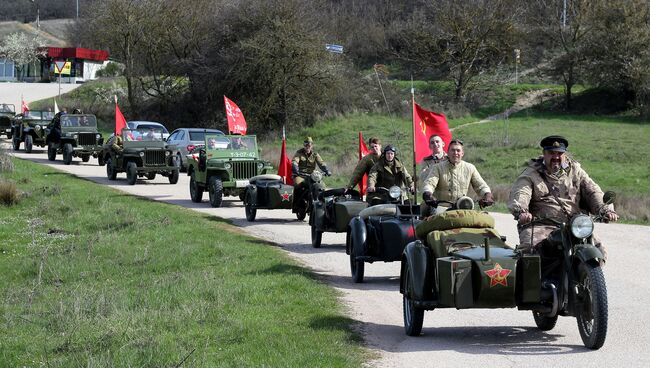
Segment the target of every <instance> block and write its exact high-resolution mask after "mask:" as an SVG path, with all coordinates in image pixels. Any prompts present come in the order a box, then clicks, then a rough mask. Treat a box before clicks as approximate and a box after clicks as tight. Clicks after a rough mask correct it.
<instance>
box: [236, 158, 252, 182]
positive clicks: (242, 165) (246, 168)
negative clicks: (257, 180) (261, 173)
mask: <svg viewBox="0 0 650 368" xmlns="http://www.w3.org/2000/svg"><path fill="white" fill-rule="evenodd" d="M255 175H257V163H256V162H255V161H248V162H233V163H232V176H233V179H249V178H252V177H253V176H255Z"/></svg>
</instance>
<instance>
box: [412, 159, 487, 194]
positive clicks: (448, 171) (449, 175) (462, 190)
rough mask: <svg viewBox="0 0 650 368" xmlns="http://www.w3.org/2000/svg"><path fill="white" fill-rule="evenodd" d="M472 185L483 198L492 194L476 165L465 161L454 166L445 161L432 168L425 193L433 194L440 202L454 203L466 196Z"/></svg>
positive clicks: (426, 182)
mask: <svg viewBox="0 0 650 368" xmlns="http://www.w3.org/2000/svg"><path fill="white" fill-rule="evenodd" d="M470 185H471V186H472V188H473V189H474V191H475V192H476V193H477V194H478V195H480V196H481V198H482V197H483V196H484V195H485V193H489V192H490V187H488V185H487V183H485V180H483V178H482V177H481V174H479V172H478V170H476V167H475V166H474V165H472V164H470V163H469V162H465V161H461V162H459V163H457V164H456V165H454V164H452V163H451V162H449V160H444V161H442V162H441V163H439V164H437V165H434V166H433V167H432V168H431V172H430V176H429V177H428V178H427V180H425V181H424V188H423V192H432V193H433V196H434V197H436V198H437V199H439V200H443V201H450V202H453V201H456V200H457V199H458V198H460V197H463V196H466V195H467V192H468V190H469V186H470Z"/></svg>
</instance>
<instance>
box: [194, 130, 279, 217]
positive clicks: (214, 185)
mask: <svg viewBox="0 0 650 368" xmlns="http://www.w3.org/2000/svg"><path fill="white" fill-rule="evenodd" d="M187 162H188V166H187V175H189V176H190V197H191V198H192V202H197V203H198V202H201V199H202V198H203V192H204V191H206V190H207V191H208V193H209V195H210V205H211V206H212V207H220V206H221V202H222V200H223V196H224V195H225V196H239V199H242V200H243V197H244V193H245V190H246V187H247V186H248V184H249V182H248V179H250V178H252V177H254V176H257V175H262V174H268V173H271V171H272V170H273V167H272V166H271V164H270V163H269V162H267V161H263V160H261V159H260V156H259V150H258V148H257V139H256V137H255V136H254V135H245V136H241V135H214V134H213V135H206V136H205V146H199V147H197V148H195V150H194V151H193V152H192V153H190V154H189V155H188V160H187Z"/></svg>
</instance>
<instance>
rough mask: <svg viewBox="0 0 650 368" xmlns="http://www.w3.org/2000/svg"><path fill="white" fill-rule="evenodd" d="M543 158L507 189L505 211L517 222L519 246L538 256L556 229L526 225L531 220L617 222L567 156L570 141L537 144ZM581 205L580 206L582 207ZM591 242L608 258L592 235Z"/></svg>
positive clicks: (534, 161)
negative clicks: (589, 217) (581, 216)
mask: <svg viewBox="0 0 650 368" xmlns="http://www.w3.org/2000/svg"><path fill="white" fill-rule="evenodd" d="M540 146H541V147H542V149H543V150H544V151H543V156H541V157H539V158H537V159H532V160H530V162H529V163H528V167H527V168H526V169H525V170H524V171H523V172H522V173H521V175H519V177H518V178H517V180H516V181H515V183H514V185H513V186H512V189H511V190H510V199H509V200H508V209H509V210H510V212H511V213H512V214H513V215H514V216H515V219H516V220H518V222H519V224H518V226H517V228H518V230H519V242H520V243H519V246H518V247H517V249H519V250H521V251H523V252H525V253H537V248H538V246H539V244H540V243H541V242H542V241H543V240H544V239H546V238H547V237H548V235H549V234H550V233H551V232H552V231H553V230H555V229H556V228H557V225H555V224H551V223H548V224H543V223H542V224H535V225H534V226H526V224H528V223H530V222H531V221H532V220H533V218H547V217H553V218H555V219H560V220H562V221H568V220H569V218H571V217H572V216H573V215H574V214H577V213H583V212H587V213H592V214H600V215H602V216H603V217H604V218H605V219H606V220H608V221H616V220H618V215H617V214H616V212H615V211H614V209H613V206H611V205H605V204H604V203H603V192H602V190H601V189H600V187H599V186H598V184H596V183H595V182H594V181H593V180H592V179H591V178H590V177H589V175H587V173H586V172H585V171H584V170H583V169H582V168H581V167H580V164H579V163H578V162H577V161H575V160H572V159H570V158H569V157H567V155H566V151H567V148H568V147H569V142H568V141H567V140H566V138H564V137H562V136H558V135H552V136H549V137H546V138H544V139H542V141H541V142H540ZM581 205H582V206H581ZM594 243H595V245H596V246H597V247H599V248H600V250H601V251H602V252H603V257H604V258H605V259H606V258H607V252H606V250H605V249H604V247H603V246H602V245H601V242H600V240H599V239H597V238H596V236H595V235H594Z"/></svg>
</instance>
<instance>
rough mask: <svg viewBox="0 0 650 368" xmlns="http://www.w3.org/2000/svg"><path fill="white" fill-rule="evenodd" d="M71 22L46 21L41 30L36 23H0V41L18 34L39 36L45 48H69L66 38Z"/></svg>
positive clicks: (60, 20) (62, 20) (63, 20)
mask: <svg viewBox="0 0 650 368" xmlns="http://www.w3.org/2000/svg"><path fill="white" fill-rule="evenodd" d="M71 21H72V20H70V19H52V20H44V21H41V22H40V29H38V28H37V25H36V22H32V23H22V22H16V21H9V22H0V40H1V39H3V38H5V37H7V36H8V35H10V34H12V33H16V32H18V33H25V34H27V35H29V36H36V35H39V36H40V37H41V38H42V39H43V41H44V46H53V47H69V46H70V45H69V42H68V41H67V40H66V37H67V27H68V25H69V24H70V22H71Z"/></svg>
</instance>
